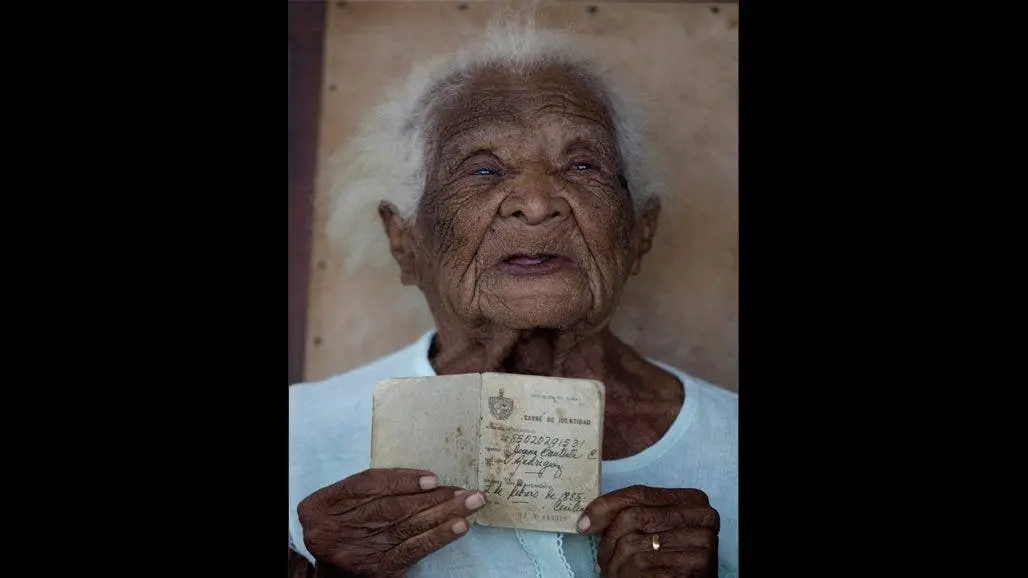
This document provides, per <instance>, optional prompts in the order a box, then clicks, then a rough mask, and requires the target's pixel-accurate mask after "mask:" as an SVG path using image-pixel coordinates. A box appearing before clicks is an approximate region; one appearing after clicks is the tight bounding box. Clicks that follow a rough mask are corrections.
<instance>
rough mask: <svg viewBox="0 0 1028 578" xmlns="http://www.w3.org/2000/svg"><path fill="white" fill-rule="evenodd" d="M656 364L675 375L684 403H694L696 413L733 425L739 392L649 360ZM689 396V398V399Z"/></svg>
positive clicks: (737, 409)
mask: <svg viewBox="0 0 1028 578" xmlns="http://www.w3.org/2000/svg"><path fill="white" fill-rule="evenodd" d="M650 361H651V362H652V363H654V364H656V365H657V366H659V367H661V368H663V369H665V370H666V371H668V372H670V373H671V374H672V375H674V376H675V377H677V378H678V379H679V380H680V381H681V382H682V385H683V386H685V397H686V404H689V403H690V401H691V402H692V403H695V404H696V408H697V410H698V412H697V413H698V414H704V415H707V416H709V417H712V418H714V419H715V420H718V421H725V422H730V423H727V424H726V425H730V426H732V427H735V426H736V425H737V423H738V420H739V394H738V393H736V392H734V391H732V390H730V389H726V388H724V387H721V386H719V385H715V384H713V383H710V382H709V381H705V380H703V379H700V378H698V377H695V376H693V375H690V374H689V373H686V372H685V371H683V370H681V369H679V368H677V367H674V366H672V365H670V364H667V363H663V362H661V361H657V360H653V359H651V360H650ZM690 398H691V399H690Z"/></svg>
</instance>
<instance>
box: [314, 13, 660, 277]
mask: <svg viewBox="0 0 1028 578" xmlns="http://www.w3.org/2000/svg"><path fill="white" fill-rule="evenodd" d="M590 52H594V51H590V50H588V48H587V47H586V45H585V43H584V39H582V38H575V37H573V36H572V35H571V34H569V33H567V32H558V31H554V30H540V29H539V28H538V27H537V26H536V25H535V23H534V22H532V21H531V20H518V21H511V20H508V21H504V22H496V23H494V24H492V25H490V26H489V27H488V28H487V30H486V32H485V35H484V37H483V38H482V39H481V40H480V41H478V42H477V43H474V44H472V45H470V46H468V47H465V48H463V49H461V50H459V51H457V52H456V53H455V54H452V55H449V56H448V57H445V58H440V59H436V60H433V61H429V62H426V63H423V64H421V65H419V66H416V67H415V68H414V69H413V71H412V72H411V74H410V76H409V77H408V78H407V81H406V82H405V83H404V84H402V85H401V86H399V87H397V88H394V89H393V90H391V91H389V93H388V94H387V95H386V98H385V100H384V102H383V103H382V104H380V105H379V106H378V107H377V108H376V109H375V110H374V111H373V112H372V114H371V115H370V116H369V117H368V118H367V119H365V122H363V123H362V125H361V126H360V128H359V129H358V132H357V133H356V134H355V135H354V136H353V138H351V140H350V141H349V144H348V146H347V147H345V149H344V150H343V151H342V153H341V154H339V155H338V156H337V157H335V158H334V159H332V161H331V163H330V165H329V166H328V167H326V168H327V171H326V176H327V177H328V178H329V179H330V181H331V182H330V183H329V187H330V188H329V189H328V194H327V195H326V197H324V200H325V201H327V203H328V206H327V207H326V208H327V215H328V220H327V223H326V227H327V229H326V231H325V232H326V234H327V235H328V237H329V239H330V240H331V241H332V244H333V245H336V246H337V247H339V248H340V249H342V251H343V260H344V267H345V270H346V272H348V273H352V272H354V271H356V270H357V269H358V268H360V267H362V266H367V265H371V266H387V265H388V264H390V263H391V258H390V253H389V245H388V242H387V240H386V238H385V235H384V234H383V231H382V225H381V221H380V220H379V218H378V207H379V204H380V203H381V202H382V201H389V202H391V203H393V204H394V205H395V206H396V207H397V208H398V210H399V212H400V214H401V216H402V217H404V218H410V217H411V216H413V214H414V212H415V211H416V210H417V207H418V203H419V201H420V198H421V195H422V193H423V192H424V189H425V184H426V183H425V177H426V169H427V165H428V159H429V158H430V156H431V154H432V151H430V150H429V148H430V146H431V144H430V143H429V142H428V137H429V135H431V134H432V129H433V126H432V121H433V118H434V116H435V115H434V112H435V110H436V109H437V107H438V105H439V104H440V103H442V102H444V101H446V100H447V99H449V98H452V97H454V96H456V95H459V94H460V93H461V90H462V88H463V87H464V86H465V85H466V84H467V81H468V80H469V79H471V78H473V77H474V75H475V74H476V73H477V72H479V71H482V70H485V69H501V70H504V71H506V72H509V73H511V74H516V75H523V74H526V73H529V72H531V71H533V70H538V69H539V68H542V67H547V66H554V65H556V66H560V67H561V68H564V69H566V70H568V71H569V73H571V74H572V75H573V76H574V77H575V78H576V79H578V80H580V81H582V82H584V83H585V84H586V86H587V87H588V88H589V89H591V90H592V91H593V92H594V93H595V94H596V96H597V97H598V98H599V99H600V100H601V102H602V103H603V104H604V105H606V107H607V112H608V114H609V115H610V118H611V120H612V122H613V127H614V136H615V141H616V142H615V145H616V150H617V153H618V155H619V156H620V160H621V165H622V166H621V168H622V175H623V176H624V178H625V180H626V181H627V183H628V189H629V191H630V194H631V195H632V198H633V202H634V203H635V206H636V208H637V209H638V208H640V207H641V206H642V205H643V203H646V202H647V201H648V200H649V199H651V198H653V197H657V198H658V199H659V198H660V197H662V196H663V193H664V189H663V182H664V179H663V178H662V175H663V170H664V166H665V165H664V163H663V162H662V161H661V160H660V158H661V157H660V155H659V154H657V153H658V151H654V150H649V148H648V146H649V145H651V143H653V142H654V141H653V139H652V138H650V137H649V133H650V130H651V128H652V127H651V125H649V124H648V119H649V118H650V117H649V116H648V115H647V114H646V111H647V110H648V108H649V107H648V106H647V105H646V102H645V101H644V100H643V99H642V98H641V96H642V95H638V94H632V93H631V92H630V91H627V90H625V88H626V87H625V85H623V84H619V82H618V81H617V80H616V78H617V75H616V74H614V71H611V70H605V69H604V68H603V67H602V65H601V64H600V63H599V62H596V61H594V60H593V59H592V58H590V57H589V56H587V55H588V54H589V53H590Z"/></svg>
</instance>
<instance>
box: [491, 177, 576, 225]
mask: <svg viewBox="0 0 1028 578" xmlns="http://www.w3.org/2000/svg"><path fill="white" fill-rule="evenodd" d="M547 185H549V183H547V182H544V179H539V180H537V181H535V182H532V183H523V184H521V185H520V186H516V188H515V189H514V190H513V191H511V193H510V194H509V195H507V198H506V199H504V200H503V203H502V204H500V216H501V217H503V218H504V219H507V218H515V219H520V220H521V221H522V222H523V223H525V224H526V225H541V224H543V223H546V222H548V221H550V220H557V221H560V220H563V219H566V218H567V217H568V215H570V214H571V205H569V204H568V202H567V201H566V200H565V199H564V197H562V196H560V195H559V194H555V193H556V191H555V189H554V188H553V187H552V185H551V186H547Z"/></svg>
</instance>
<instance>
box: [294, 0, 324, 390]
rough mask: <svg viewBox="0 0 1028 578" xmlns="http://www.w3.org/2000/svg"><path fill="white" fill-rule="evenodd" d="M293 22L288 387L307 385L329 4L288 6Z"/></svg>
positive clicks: (308, 3)
mask: <svg viewBox="0 0 1028 578" xmlns="http://www.w3.org/2000/svg"><path fill="white" fill-rule="evenodd" d="M286 4H287V6H288V11H289V13H288V21H289V57H288V58H289V66H288V68H289V70H288V73H289V96H288V100H289V105H288V108H289V210H288V213H289V289H288V291H289V322H288V326H289V327H288V331H289V362H288V371H289V385H292V384H294V383H299V382H301V381H303V372H304V355H305V345H306V342H307V302H308V297H309V296H308V293H309V287H310V283H309V281H310V265H311V263H310V260H311V242H312V235H313V232H312V228H313V227H312V226H313V223H314V204H313V201H314V193H315V171H316V170H317V164H318V124H319V122H320V118H321V77H322V63H323V61H324V57H323V51H324V44H325V11H326V10H327V8H328V3H327V2H287V3H286Z"/></svg>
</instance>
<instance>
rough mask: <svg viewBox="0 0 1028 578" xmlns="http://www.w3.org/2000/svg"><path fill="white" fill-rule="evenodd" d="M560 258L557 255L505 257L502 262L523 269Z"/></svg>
mask: <svg viewBox="0 0 1028 578" xmlns="http://www.w3.org/2000/svg"><path fill="white" fill-rule="evenodd" d="M558 258H561V257H559V256H557V255H511V256H510V257H506V258H505V259H504V260H503V262H504V263H507V264H509V265H520V266H523V267H530V266H532V265H540V264H542V263H545V262H546V261H549V260H550V259H558Z"/></svg>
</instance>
